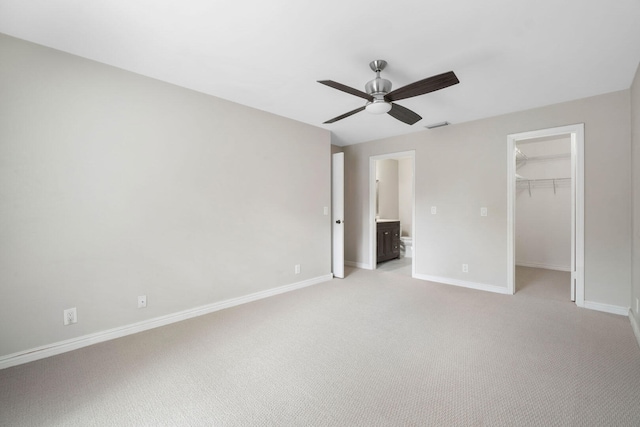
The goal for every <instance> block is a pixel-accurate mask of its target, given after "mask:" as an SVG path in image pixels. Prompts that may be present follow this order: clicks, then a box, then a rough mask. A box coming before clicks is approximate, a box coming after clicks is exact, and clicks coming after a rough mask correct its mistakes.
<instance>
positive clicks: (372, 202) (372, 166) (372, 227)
mask: <svg viewBox="0 0 640 427" xmlns="http://www.w3.org/2000/svg"><path fill="white" fill-rule="evenodd" d="M406 158H410V159H411V168H412V171H411V173H412V176H411V179H412V183H411V187H412V188H411V205H412V206H411V222H412V224H411V226H412V227H413V230H412V233H411V234H412V235H413V236H412V237H413V257H412V258H411V273H412V274H415V271H416V263H415V261H414V260H415V259H416V247H417V245H416V236H417V234H418V233H416V151H415V150H409V151H400V152H396V153H388V154H380V155H377V156H371V157H369V266H368V269H369V270H375V269H376V265H377V260H376V258H377V256H376V255H377V253H376V252H377V248H376V245H375V244H374V242H375V241H376V161H378V160H387V159H406Z"/></svg>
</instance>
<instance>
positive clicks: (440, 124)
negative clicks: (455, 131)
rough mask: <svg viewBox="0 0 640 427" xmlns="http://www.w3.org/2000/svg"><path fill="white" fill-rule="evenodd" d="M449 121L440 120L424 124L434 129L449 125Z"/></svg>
mask: <svg viewBox="0 0 640 427" xmlns="http://www.w3.org/2000/svg"><path fill="white" fill-rule="evenodd" d="M450 124H451V123H449V122H440V123H433V124H430V125H427V126H425V127H426V128H427V129H435V128H439V127H442V126H449V125H450Z"/></svg>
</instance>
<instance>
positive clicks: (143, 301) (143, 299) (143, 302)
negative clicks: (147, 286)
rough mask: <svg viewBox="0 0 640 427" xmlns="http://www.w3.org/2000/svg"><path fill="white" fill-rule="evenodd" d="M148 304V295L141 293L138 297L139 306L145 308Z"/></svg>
mask: <svg viewBox="0 0 640 427" xmlns="http://www.w3.org/2000/svg"><path fill="white" fill-rule="evenodd" d="M146 306H147V296H146V295H140V296H139V297H138V308H145V307H146Z"/></svg>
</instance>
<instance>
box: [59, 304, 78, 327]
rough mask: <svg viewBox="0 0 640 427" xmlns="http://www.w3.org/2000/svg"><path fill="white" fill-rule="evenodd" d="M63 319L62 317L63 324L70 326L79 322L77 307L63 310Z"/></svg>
mask: <svg viewBox="0 0 640 427" xmlns="http://www.w3.org/2000/svg"><path fill="white" fill-rule="evenodd" d="M63 316H64V317H63V319H62V324H63V325H64V326H68V325H70V324H72V323H77V322H78V313H77V311H76V308H75V307H73V308H68V309H66V310H64V311H63Z"/></svg>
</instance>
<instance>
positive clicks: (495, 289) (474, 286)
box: [413, 274, 510, 294]
mask: <svg viewBox="0 0 640 427" xmlns="http://www.w3.org/2000/svg"><path fill="white" fill-rule="evenodd" d="M413 278H414V279H420V280H428V281H429V282H436V283H442V284H445V285H453V286H460V287H463V288H469V289H477V290H480V291H488V292H494V293H497V294H509V293H510V292H509V290H508V289H507V288H505V287H503V286H496V285H487V284H485V283H478V282H468V281H466V280H458V279H451V278H448V277H437V276H429V275H427V274H413Z"/></svg>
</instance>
